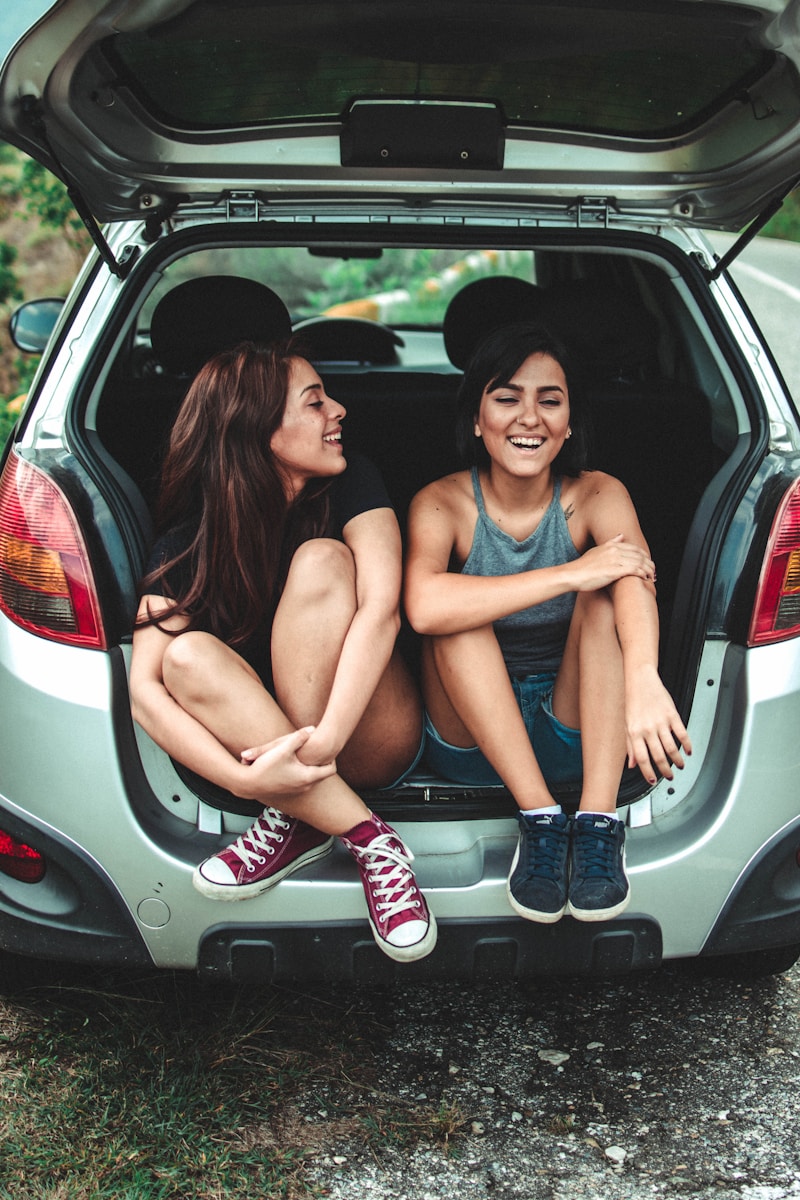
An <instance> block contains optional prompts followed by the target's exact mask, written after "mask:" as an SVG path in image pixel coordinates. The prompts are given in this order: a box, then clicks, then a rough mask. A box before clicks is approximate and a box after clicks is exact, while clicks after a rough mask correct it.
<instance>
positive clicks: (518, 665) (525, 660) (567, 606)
mask: <svg viewBox="0 0 800 1200" xmlns="http://www.w3.org/2000/svg"><path fill="white" fill-rule="evenodd" d="M472 490H473V492H474V494H475V503H476V505H477V506H478V521H477V524H476V525H475V535H474V537H473V541H472V547H471V549H470V552H469V555H468V557H467V561H466V562H465V563H464V566H463V567H462V570H461V574H462V575H518V574H519V573H520V572H522V571H533V570H537V569H538V568H539V567H553V566H557V565H558V564H559V563H565V562H573V561H574V560H575V559H576V558H580V555H579V553H578V551H577V550H576V549H575V543H574V542H573V540H572V538H571V537H570V533H569V529H568V528H567V519H566V517H565V516H564V510H563V509H562V507H561V503H560V496H561V478H560V477H557V478H556V480H555V482H554V485H553V499H552V501H551V503H550V506H549V507H548V509H547V512H546V513H545V514H544V516H543V517H542V519H541V521H540V522H539V524H538V526H537V527H536V529H534V531H533V533H532V534H530V536H529V537H526V538H525V540H524V541H522V542H518V541H517V540H516V538H513V537H511V535H510V534H508V533H506V532H505V531H504V530H502V529H500V527H499V526H498V525H495V523H494V521H493V520H492V519H491V517H490V516H489V514H488V513H487V512H486V505H485V504H484V502H483V492H482V490H481V484H480V479H479V476H478V469H477V467H473V468H472ZM574 607H575V593H574V592H567V593H565V594H564V595H563V596H556V597H555V598H554V599H552V600H545V601H543V602H542V603H541V604H535V605H533V607H531V608H524V609H522V610H521V611H520V612H515V613H512V614H511V615H510V616H508V617H502V618H501V619H500V620H499V621H495V623H494V630H495V633H496V634H497V640H498V642H499V643H500V649H501V650H502V652H503V658H504V659H505V663H506V667H507V668H508V673H509V675H513V676H525V675H539V674H542V673H543V672H545V671H557V670H558V668H559V666H560V665H561V659H562V658H563V656H564V646H565V644H566V640H567V633H568V632H569V623H570V621H571V620H572V610H573V608H574Z"/></svg>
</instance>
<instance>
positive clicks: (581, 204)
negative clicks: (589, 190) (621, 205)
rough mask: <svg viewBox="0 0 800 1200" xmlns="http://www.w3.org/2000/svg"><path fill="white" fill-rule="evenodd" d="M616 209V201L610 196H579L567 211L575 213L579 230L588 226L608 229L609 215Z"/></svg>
mask: <svg viewBox="0 0 800 1200" xmlns="http://www.w3.org/2000/svg"><path fill="white" fill-rule="evenodd" d="M616 207H617V202H616V200H614V199H613V198H612V197H609V196H579V197H578V199H577V200H576V201H575V203H574V204H572V205H570V206H569V208H568V210H567V211H568V212H574V214H575V224H576V226H577V227H578V229H581V228H583V227H584V226H586V225H592V226H595V227H596V226H597V225H602V226H603V228H604V229H608V224H609V214H610V212H611V210H612V209H616Z"/></svg>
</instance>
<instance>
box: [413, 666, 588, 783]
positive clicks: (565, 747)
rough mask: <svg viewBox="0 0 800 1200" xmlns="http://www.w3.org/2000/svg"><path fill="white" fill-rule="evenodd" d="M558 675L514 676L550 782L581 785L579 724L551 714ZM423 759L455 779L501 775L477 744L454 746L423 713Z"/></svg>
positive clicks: (495, 779) (496, 780)
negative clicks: (562, 719) (573, 723)
mask: <svg viewBox="0 0 800 1200" xmlns="http://www.w3.org/2000/svg"><path fill="white" fill-rule="evenodd" d="M554 683H555V675H554V674H545V675H527V676H526V677H525V678H524V679H514V678H513V676H512V678H511V686H512V687H513V689H514V695H515V696H516V698H517V704H518V705H519V709H520V712H521V713H522V719H523V721H524V722H525V728H526V729H527V731H528V737H529V738H530V743H531V746H532V747H533V752H534V754H535V755H536V761H537V762H538V764H539V767H540V769H541V772H542V774H543V775H544V778H545V781H546V782H547V783H548V784H550V785H556V784H578V783H580V782H581V779H582V778H583V755H582V753H581V734H580V730H579V729H570V728H569V726H567V725H563V724H562V723H561V721H559V719H558V717H556V716H555V714H554V713H553V684H554ZM425 734H426V743H425V760H426V762H427V763H428V766H429V767H430V768H431V769H432V770H433V771H435V772H436V774H437V775H441V776H442V778H443V779H448V780H450V781H451V782H452V783H463V784H472V786H473V787H488V786H490V785H492V784H502V782H503V781H502V779H501V778H500V776H499V775H498V774H497V772H496V771H495V769H494V767H493V766H492V765H491V763H490V762H489V761H488V760H487V759H486V758H485V757H484V754H483V752H482V751H481V750H479V749H478V747H477V746H473V747H471V748H467V749H465V748H464V747H462V746H451V745H450V744H449V743H448V742H446V741H444V739H443V738H442V737H440V736H439V734H438V733H437V731H436V729H435V728H434V726H433V723H432V721H431V719H430V717H429V716H428V715H427V713H426V715H425Z"/></svg>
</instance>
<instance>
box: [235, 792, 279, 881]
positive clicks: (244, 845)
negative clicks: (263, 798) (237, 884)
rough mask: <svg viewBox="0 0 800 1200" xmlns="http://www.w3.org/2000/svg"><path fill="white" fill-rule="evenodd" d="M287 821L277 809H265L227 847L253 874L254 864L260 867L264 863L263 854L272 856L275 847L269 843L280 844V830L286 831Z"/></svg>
mask: <svg viewBox="0 0 800 1200" xmlns="http://www.w3.org/2000/svg"><path fill="white" fill-rule="evenodd" d="M288 828H289V821H287V819H286V818H285V817H284V815H283V813H282V812H279V811H278V809H277V808H265V809H264V811H263V813H262V814H261V816H260V817H257V818H256V820H255V821H254V822H253V824H252V825H251V826H250V828H249V829H248V830H247V832H246V833H243V834H242V836H241V837H239V838H237V839H236V841H235V842H234V843H233V844H232V845H231V846H229V847H228V850H232V851H233V852H234V854H237V855H238V856H239V858H240V859H241V860H242V862H243V863H244V865H245V867H246V868H247V870H248V871H250V872H253V871H254V870H255V866H256V864H258V866H262V865H263V863H265V862H266V859H265V858H264V853H266V854H274V853H275V847H274V846H272V845H270V841H276V842H282V841H283V834H282V833H280V832H279V831H280V830H281V829H288Z"/></svg>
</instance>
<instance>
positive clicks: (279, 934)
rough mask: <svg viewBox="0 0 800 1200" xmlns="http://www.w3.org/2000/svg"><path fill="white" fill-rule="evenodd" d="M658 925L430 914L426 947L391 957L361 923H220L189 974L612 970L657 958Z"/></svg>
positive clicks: (278, 978)
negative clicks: (426, 951)
mask: <svg viewBox="0 0 800 1200" xmlns="http://www.w3.org/2000/svg"><path fill="white" fill-rule="evenodd" d="M661 955H662V940H661V929H660V926H659V925H658V923H657V922H656V921H654V920H653V919H652V918H650V917H646V916H639V915H634V916H629V915H627V914H626V916H625V917H622V918H618V919H617V920H615V921H610V922H603V923H598V924H585V923H581V922H578V921H574V920H572V919H571V918H568V917H565V918H564V919H563V920H561V921H559V922H558V923H557V924H555V925H537V924H534V923H533V922H530V921H523V920H519V919H516V918H513V917H510V918H508V919H505V918H502V919H496V920H485V921H474V920H470V921H466V920H465V921H459V920H440V921H439V940H438V944H437V946H436V949H435V950H434V951H433V953H432V954H430V955H429V956H428V957H427V958H424V959H421V960H420V961H419V962H415V963H407V964H399V963H395V962H393V961H392V960H391V959H389V958H387V957H386V955H385V954H383V952H382V951H381V950H379V949H378V947H377V946H376V944H375V942H374V941H373V939H372V936H371V934H370V931H369V926H368V925H367V923H366V922H365V921H364V922H362V921H350V922H342V923H340V924H335V925H334V924H326V925H316V926H311V927H309V926H298V925H274V926H270V927H267V926H257V925H253V926H242V925H239V926H235V927H231V926H224V925H219V926H217V927H216V928H214V929H212V930H209V932H208V933H207V934H206V936H205V937H204V938H203V941H202V942H201V944H200V950H199V958H198V971H199V973H200V975H201V976H203V977H204V978H206V979H214V980H220V981H226V982H229V981H233V982H252V983H271V982H276V983H277V982H284V981H285V982H290V981H292V982H312V981H320V980H329V981H334V980H336V981H351V982H354V983H388V982H391V981H392V980H393V979H398V978H402V979H403V980H405V981H412V980H416V981H418V982H429V981H435V980H453V979H467V980H473V981H479V980H482V979H503V978H505V979H525V978H532V977H535V976H543V975H599V976H605V975H615V974H624V973H627V972H629V971H634V970H644V969H649V968H654V967H657V966H659V965H660V963H661Z"/></svg>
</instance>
